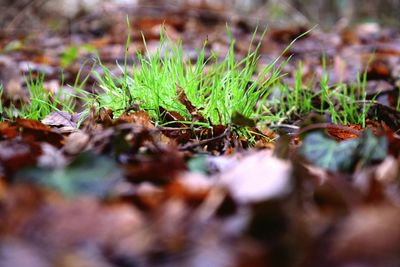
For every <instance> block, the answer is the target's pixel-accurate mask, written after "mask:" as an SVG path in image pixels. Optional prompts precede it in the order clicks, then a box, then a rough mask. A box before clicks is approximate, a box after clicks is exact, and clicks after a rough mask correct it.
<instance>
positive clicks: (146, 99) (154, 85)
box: [95, 31, 308, 125]
mask: <svg viewBox="0 0 400 267" xmlns="http://www.w3.org/2000/svg"><path fill="white" fill-rule="evenodd" d="M265 33H266V31H264V32H263V33H262V37H263V36H264V35H265ZM307 33H308V32H307ZM307 33H305V34H307ZM228 36H229V38H230V40H231V43H230V46H229V51H228V52H227V54H226V55H223V56H221V55H218V54H216V53H211V55H209V56H206V45H207V43H206V42H205V43H204V45H203V47H202V48H201V49H200V50H198V51H197V57H196V58H195V60H190V59H185V55H184V51H183V46H182V42H181V41H180V40H179V41H178V42H177V43H174V42H173V41H172V40H171V39H170V38H169V37H168V35H166V34H165V33H164V32H162V34H161V36H160V45H159V47H158V49H157V50H156V52H155V53H153V54H150V52H149V51H148V49H147V46H146V41H145V40H144V39H143V42H144V44H145V48H146V51H145V53H144V54H143V53H141V52H137V55H136V56H137V59H138V64H135V65H134V66H132V68H131V71H130V72H129V73H127V66H126V64H125V65H124V66H123V67H120V68H121V70H122V73H123V75H122V76H116V75H114V74H113V73H111V71H110V70H109V69H108V68H107V67H106V66H105V65H103V64H102V63H101V62H100V66H101V70H102V73H99V72H96V77H97V79H98V81H99V84H100V87H101V88H102V89H103V93H102V94H99V95H96V96H95V97H96V100H97V102H98V103H99V107H105V108H110V109H112V110H113V111H114V112H115V113H116V115H119V114H121V113H122V112H124V110H126V109H127V108H128V107H129V106H131V105H132V104H139V106H140V107H141V108H142V109H144V110H146V111H148V112H149V114H150V116H151V118H152V119H153V120H154V121H156V122H157V123H158V124H161V125H162V124H164V123H167V122H166V121H164V119H163V118H164V114H163V112H164V111H168V112H177V113H179V114H180V115H181V116H182V118H183V120H184V121H185V122H187V123H192V115H191V114H190V112H189V111H188V110H187V109H186V107H185V106H184V105H183V104H182V103H180V102H179V100H178V94H177V87H180V88H182V89H183V90H184V92H185V94H186V96H187V98H188V100H189V101H190V102H191V103H192V105H193V106H195V107H196V109H197V111H198V113H200V114H201V115H202V116H203V117H204V118H206V119H207V121H208V122H209V125H210V124H214V125H215V124H222V125H227V124H230V123H231V122H232V116H233V115H234V114H235V113H240V114H241V115H243V116H244V117H247V118H250V119H260V111H261V109H260V107H258V103H259V102H260V100H262V99H266V98H268V96H269V95H270V93H271V87H272V85H273V84H274V83H276V82H278V81H279V80H280V78H281V76H282V75H281V66H280V65H278V59H277V60H275V61H273V62H271V63H270V64H268V65H267V66H265V67H264V68H262V70H261V71H259V72H257V70H256V68H257V65H258V60H259V49H260V46H261V42H259V43H258V44H256V47H255V49H251V47H252V46H253V43H254V39H255V36H256V32H255V33H254V35H253V38H252V40H251V42H250V44H249V50H248V53H247V55H246V56H245V57H244V58H243V59H241V60H238V59H237V56H236V55H235V40H234V39H233V38H232V36H231V35H230V33H229V31H228ZM300 37H301V36H300ZM300 37H299V38H300ZM292 44H293V43H291V44H290V45H289V46H288V48H289V47H290V46H291V45H292ZM127 47H128V44H127ZM288 48H287V49H288ZM125 62H126V61H125ZM297 101H299V99H297ZM132 102H133V103H132Z"/></svg>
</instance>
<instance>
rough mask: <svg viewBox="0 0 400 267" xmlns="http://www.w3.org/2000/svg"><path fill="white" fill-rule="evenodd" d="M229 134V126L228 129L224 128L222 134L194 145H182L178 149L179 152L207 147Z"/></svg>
mask: <svg viewBox="0 0 400 267" xmlns="http://www.w3.org/2000/svg"><path fill="white" fill-rule="evenodd" d="M230 132H231V126H230V125H229V126H228V127H226V129H225V131H224V132H223V133H222V134H220V135H218V136H215V137H211V138H209V139H205V140H201V141H198V142H196V143H190V144H186V145H183V146H181V147H180V148H179V150H188V149H192V148H195V147H198V146H203V145H207V144H209V143H211V142H213V141H216V140H219V139H222V138H224V137H228V136H229V134H230Z"/></svg>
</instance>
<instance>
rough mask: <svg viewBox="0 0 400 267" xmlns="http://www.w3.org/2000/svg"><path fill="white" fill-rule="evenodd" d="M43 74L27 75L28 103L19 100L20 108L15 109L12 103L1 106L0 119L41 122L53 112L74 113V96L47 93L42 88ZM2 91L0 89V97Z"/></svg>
mask: <svg viewBox="0 0 400 267" xmlns="http://www.w3.org/2000/svg"><path fill="white" fill-rule="evenodd" d="M44 78H45V76H44V74H40V73H37V74H36V77H34V75H33V73H30V74H29V77H28V78H27V79H26V86H27V89H28V94H29V95H28V97H29V102H27V103H25V102H23V101H22V100H20V107H19V108H17V107H16V106H15V105H14V104H13V103H11V104H10V106H8V107H5V106H3V105H2V104H1V108H0V109H1V113H2V114H3V116H2V119H8V120H13V119H16V118H26V119H32V120H41V119H43V118H44V117H46V116H47V115H49V114H50V113H51V112H53V111H60V110H63V111H68V112H70V113H73V112H74V95H69V94H67V93H66V92H64V91H63V90H59V91H58V92H57V93H55V94H54V93H52V92H49V91H48V90H46V89H45V88H44ZM2 94H3V89H2V88H1V95H2Z"/></svg>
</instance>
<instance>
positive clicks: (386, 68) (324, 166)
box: [0, 7, 400, 267]
mask: <svg viewBox="0 0 400 267" xmlns="http://www.w3.org/2000/svg"><path fill="white" fill-rule="evenodd" d="M127 13H128V15H129V16H128V20H129V23H127V17H126V15H127ZM14 23H15V22H14ZM227 25H228V26H227ZM11 26H12V25H11ZM64 26H68V27H65V28H58V29H54V28H51V23H49V24H48V27H47V28H40V29H39V28H35V27H33V26H32V28H31V29H29V28H24V29H22V30H20V31H16V30H15V29H13V28H12V27H10V29H4V30H3V31H1V32H0V84H2V97H1V101H2V104H1V111H2V114H1V115H2V122H0V266H2V267H25V266H30V267H43V266H63V267H67V266H68V267H72V266H74V267H76V266H85V267H89V266H96V267H98V266H104V267H113V266H115V267H117V266H118V267H120V266H121V267H122V266H124V267H125V266H126V267H137V266H139V267H141V266H174V267H176V266H193V267H195V266H196V267H197V266H199V267H200V266H201V267H203V266H215V267H225V266H226V267H228V266H229V267H230V266H232V267H242V266H252V267H258V266H280V267H282V266H304V267H305V266H307V267H309V266H320V267H322V266H324V267H327V266H332V267H333V266H335V267H337V266H341V267H345V266H346V267H348V266H362V267H372V266H374V267H376V266H382V267H392V266H393V267H396V266H399V264H400V254H399V253H398V252H399V251H400V228H399V225H400V180H399V179H400V165H399V164H400V135H399V134H400V133H399V129H400V112H399V110H400V100H399V90H400V32H398V31H396V30H393V29H390V28H385V27H383V26H380V25H378V24H374V23H367V24H359V25H354V26H340V25H338V26H337V27H336V28H333V29H331V30H330V31H325V30H323V29H322V28H320V27H313V26H312V25H311V26H310V25H308V26H285V27H271V28H269V29H267V31H266V35H265V36H263V34H262V33H263V30H264V29H262V28H261V26H260V27H259V29H258V30H256V28H255V27H254V23H253V22H249V21H247V19H246V17H240V16H237V17H233V18H232V17H231V18H229V19H228V18H227V17H226V16H224V15H221V14H220V13H218V12H212V11H210V10H207V9H196V10H188V9H184V8H183V9H180V8H171V9H159V8H155V7H152V8H149V7H147V8H136V9H132V10H124V11H121V10H113V11H109V13H107V15H106V16H105V15H104V14H103V15H96V14H91V15H82V16H81V17H80V19H79V20H76V21H66V22H65V25H64ZM310 29H311V31H310V32H308V31H309V30H310ZM306 32H308V33H306ZM162 33H164V34H166V35H167V36H168V38H169V39H170V40H171V41H172V43H174V44H179V42H180V40H181V41H182V43H181V48H182V52H183V54H182V55H181V58H178V61H171V62H172V63H171V62H170V63H168V64H170V65H168V64H167V63H166V62H169V61H168V58H166V57H163V56H162V55H161V56H160V57H159V58H157V60H156V61H155V62H156V63H155V64H156V65H155V67H154V66H153V68H152V69H146V68H145V67H146V66H147V65H146V64H147V63H148V61H140V56H138V55H141V54H140V53H143V55H144V57H146V58H147V57H148V58H151V55H152V54H153V55H154V54H157V51H158V52H159V53H166V52H165V51H164V50H159V48H160V34H162ZM304 33H306V34H304ZM128 35H129V36H130V38H128ZM299 36H301V37H300V38H297V37H299ZM129 39H130V40H129ZM252 39H253V42H252V41H251V40H252ZM127 40H128V42H127ZM143 40H145V42H143ZM233 40H234V41H233ZM293 41H294V42H293ZM257 45H259V46H258V47H257ZM178 47H179V46H178ZM249 47H250V50H249ZM169 48H170V47H169ZM202 49H203V52H204V55H205V57H206V58H210V60H208V61H207V60H206V61H205V62H204V64H203V65H202V66H201V67H203V68H202V69H200V70H201V71H200V72H199V75H200V76H201V77H202V78H201V81H199V82H197V83H196V86H197V87H195V89H196V88H199V89H200V88H203V87H206V86H208V85H209V84H211V85H212V86H215V88H216V89H215V88H214V89H213V90H214V91H207V92H206V93H205V94H204V95H201V94H200V93H196V91H194V92H193V91H191V92H189V91H187V90H188V89H187V88H188V87H189V85H190V83H189V82H191V81H192V80H190V81H189V80H188V79H185V77H187V75H188V73H190V71H191V70H192V69H194V67H193V66H191V67H188V68H186V69H184V70H183V71H182V73H181V74H180V75H181V76H179V75H178V76H177V79H176V80H173V79H172V82H171V81H170V78H171V77H175V76H173V75H174V72H173V71H172V72H166V73H167V74H166V75H165V76H157V78H155V79H151V78H152V77H153V78H154V77H155V76H152V77H150V78H148V77H147V76H146V74H149V75H158V73H164V72H163V71H164V70H165V69H166V68H167V67H168V68H172V69H173V67H174V66H177V65H179V64H180V63H179V62H180V61H181V62H184V61H185V62H186V61H187V60H188V59H191V60H192V61H191V62H195V61H198V60H199V57H198V55H199V51H201V50H202ZM249 51H255V53H254V55H255V57H254V58H256V59H257V60H256V61H257V62H256V63H257V65H256V66H255V68H254V71H253V72H251V73H250V74H249V76H245V77H247V78H249V79H248V80H247V81H246V82H245V83H243V82H242V80H241V79H242V76H241V75H242V74H241V72H240V71H241V70H242V69H246V68H247V66H243V65H238V67H237V68H236V67H235V68H231V67H232V66H233V65H229V64H228V63H227V65H226V69H224V68H221V69H219V68H218V62H223V60H224V58H225V59H226V58H227V57H225V55H227V54H229V53H232V52H234V55H235V58H234V60H237V61H240V60H241V59H246V58H249V53H250V54H251V52H249ZM138 52H140V53H139V54H137V53H138ZM213 53H215V54H213ZM178 54H179V53H178ZM178 54H173V56H178ZM213 55H216V56H215V57H212V56H213ZM228 58H229V57H228ZM99 60H101V63H100V61H99ZM219 60H221V61H219ZM143 62H144V63H143ZM215 62H217V63H216V64H217V65H213V63H215ZM140 64H141V65H140ZM157 64H159V65H157ZM163 64H164V65H163ZM232 64H233V63H232ZM254 64H255V63H254ZM135 66H139V68H135ZM149 66H150V63H149ZM179 66H180V65H179ZM183 66H186V67H187V65H183ZM194 66H196V65H194ZM215 66H217V67H215ZM235 66H236V65H235ZM268 66H271V68H270V69H268V70H269V71H268V72H265V73H264V72H263V70H265V68H266V67H268ZM213 68H216V70H217V71H215V72H212V71H213ZM150 70H151V71H152V72H150ZM168 70H169V69H168ZM147 71H148V72H147ZM228 71H230V72H229V73H231V74H232V75H231V76H227V75H225V72H226V73H228ZM274 71H278V72H274ZM135 72H137V73H140V75H141V76H138V77H139V78H140V79H145V78H147V79H148V80H146V81H151V83H150V82H148V83H145V82H143V84H142V85H143V87H144V86H146V87H148V88H150V90H158V88H156V87H162V86H163V84H164V85H165V83H166V82H167V80H168V82H170V85H171V86H172V88H169V89H171V90H172V91H173V92H174V93H175V94H176V98H175V99H173V100H174V101H175V102H176V103H178V104H179V105H178V108H177V109H176V110H174V108H173V107H175V106H174V105H171V106H168V105H167V104H165V103H164V102H162V101H163V99H162V101H161V104H158V105H156V106H155V107H154V106H152V107H149V106H146V104H147V103H146V97H147V96H146V95H144V96H143V95H142V96H141V98H140V99H139V100H136V98H135V97H136V95H135V93H136V92H137V91H136V90H140V88H139V87H137V86H136V87H135V84H139V82H140V81H139V78H138V80H134V79H132V80H129V79H128V78H124V77H125V76H127V77H128V76H129V75H131V73H135ZM218 72H220V74H222V75H220V76H218ZM209 73H212V75H208V76H207V74H209ZM274 73H275V74H276V75H277V76H274V75H275V74H274ZM203 74H204V75H205V76H204V77H206V78H207V79H210V80H212V79H213V78H215V77H219V79H215V81H213V83H209V84H208V83H207V82H208V80H207V79H205V78H204V77H203V76H202V75H203ZM260 74H261V80H258V79H259V78H260ZM132 75H133V74H132ZM224 75H225V76H224ZM235 75H237V76H235ZM232 77H233V78H232ZM108 78H109V80H107V79H108ZM180 78H181V79H180ZM114 79H115V80H117V81H114ZM271 79H275V80H274V81H273V82H269V81H271ZM221 80H223V82H222V83H220V81H221ZM127 81H129V82H127ZM235 82H236V83H235ZM132 84H133V85H132ZM152 84H153V87H152ZM266 84H267V85H268V86H267V87H266V88H264V87H263V86H264V85H266ZM128 85H131V86H132V87H129V86H128ZM211 85H210V86H211ZM108 86H114V87H115V88H113V89H114V90H116V91H110V92H111V94H110V95H107V94H106V93H107V89H110V88H107V87H108ZM171 86H170V87H171ZM218 86H219V87H218ZM234 86H237V88H238V89H240V90H242V91H240V90H239V91H238V93H237V94H240V93H243V94H242V95H240V96H241V97H242V98H243V99H245V100H248V101H251V99H249V98H248V96H249V94H253V95H255V96H257V99H256V100H257V101H256V102H254V106H252V107H251V108H250V109H249V110H244V109H243V110H235V109H229V112H227V115H224V114H223V113H224V110H225V106H223V107H218V105H222V104H221V103H225V102H222V100H221V99H218V97H226V98H228V102H227V103H228V104H229V103H230V102H229V101H231V99H233V98H234V94H236V93H235V92H233V91H232V88H236V87H234ZM227 87H229V88H227ZM35 88H36V89H38V90H39V92H36V93H35V92H33V91H32V90H34V89H35ZM127 88H128V90H131V91H127V92H128V93H126V94H125V92H123V97H122V98H121V99H119V98H117V97H119V96H120V95H119V94H118V92H121V91H123V90H126V89H127ZM78 89H79V90H78ZM167 89H168V88H167ZM264 89H265V91H263V90H264ZM215 90H221V91H224V92H225V94H224V95H222V96H221V95H218V94H217V95H216V98H217V99H216V100H215V99H213V100H209V99H210V98H211V96H214V93H215ZM226 90H228V91H226ZM229 90H231V91H229ZM59 92H69V93H70V95H73V97H74V99H73V103H74V105H73V106H68V107H70V108H71V109H70V110H65V109H63V107H65V105H63V104H65V103H66V102H67V101H69V100H68V99H65V98H63V97H66V96H65V95H62V96H61V97H58V96H59V95H58V93H59ZM85 92H86V93H88V94H86V93H85ZM226 92H227V93H226ZM113 94H115V98H116V99H117V100H118V101H114V102H113V101H110V98H111V100H112V98H113ZM97 95H99V96H101V95H105V96H106V97H105V98H101V97H99V98H97V97H96V96H97ZM132 95H133V96H134V97H133V99H132ZM41 96H43V97H44V98H43V101H41V99H40V97H41ZM56 96H57V97H56ZM124 97H128V99H126V98H124ZM129 97H131V98H129ZM157 97H158V96H157ZM157 97H156V98H157ZM138 98H139V96H138ZM149 98H150V97H149ZM196 98H199V99H200V98H201V99H203V98H204V99H206V100H207V101H209V102H207V105H215V110H217V112H216V113H215V112H214V111H215V110H209V109H207V105H201V103H200V104H199V103H197V102H196V101H197V100H198V99H197V100H196ZM54 99H56V100H57V101H56V102H51V100H54ZM89 99H91V100H93V101H91V102H90V103H88V101H89ZM104 99H106V100H107V101H108V102H107V101H105V100H104ZM48 101H50V102H48ZM102 101H103V102H102ZM123 101H125V102H123ZM213 101H214V102H213ZM263 101H264V102H263ZM33 102H35V103H36V104H35V105H32V103H33ZM119 102H123V103H121V106H118V105H119ZM51 103H52V104H51ZM157 103H158V102H157ZM196 103H197V104H196ZM246 103H247V102H246ZM265 103H268V105H266V104H265ZM271 103H272V104H271ZM111 104H112V105H113V106H111ZM52 105H53V106H52ZM26 107H28V108H26ZM118 107H119V108H118ZM243 107H246V108H247V106H243ZM260 107H262V108H260ZM41 108H43V110H44V111H43V110H41ZM46 108H47V109H46ZM179 108H181V109H183V111H182V112H180V111H179ZM35 112H36V113H35ZM207 112H209V113H207ZM213 112H214V113H213ZM246 112H247V113H246ZM33 114H35V116H36V115H37V116H36V117H35V116H33ZM213 114H214V115H213ZM224 116H225V117H224Z"/></svg>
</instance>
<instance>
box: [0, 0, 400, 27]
mask: <svg viewBox="0 0 400 267" xmlns="http://www.w3.org/2000/svg"><path fill="white" fill-rule="evenodd" d="M0 7H1V10H2V12H1V14H0V28H1V31H22V30H31V29H34V28H35V27H40V25H41V24H40V23H42V22H43V20H46V22H49V21H50V22H51V23H50V26H52V27H53V28H54V29H57V27H61V25H64V24H63V23H64V22H65V20H67V21H68V20H69V23H71V22H73V20H76V19H79V18H81V17H82V16H83V15H87V14H103V16H104V19H108V18H107V16H108V15H107V14H109V13H108V12H109V10H110V9H113V8H118V7H119V8H121V7H123V8H124V10H125V11H126V8H131V9H137V8H141V9H144V8H147V9H154V8H157V9H168V10H171V9H185V10H186V11H187V12H189V13H190V12H196V10H203V12H204V10H208V11H209V12H214V13H220V14H221V15H223V16H225V17H227V18H229V19H235V18H237V17H239V18H240V17H246V20H248V21H251V23H253V24H268V25H278V26H279V25H285V26H288V25H291V24H298V23H302V24H312V25H315V24H319V25H321V26H322V27H328V28H329V27H333V26H335V25H337V24H338V23H346V24H347V23H349V24H352V23H359V22H365V21H369V22H371V21H373V22H379V23H380V24H383V25H389V26H398V25H399V23H398V18H399V17H400V1H398V0H381V1H373V0H283V1H282V0H170V1H161V0H0ZM47 25H48V24H47Z"/></svg>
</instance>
